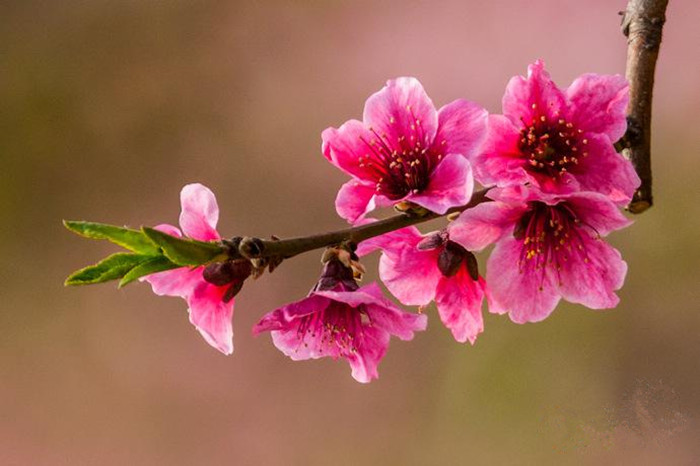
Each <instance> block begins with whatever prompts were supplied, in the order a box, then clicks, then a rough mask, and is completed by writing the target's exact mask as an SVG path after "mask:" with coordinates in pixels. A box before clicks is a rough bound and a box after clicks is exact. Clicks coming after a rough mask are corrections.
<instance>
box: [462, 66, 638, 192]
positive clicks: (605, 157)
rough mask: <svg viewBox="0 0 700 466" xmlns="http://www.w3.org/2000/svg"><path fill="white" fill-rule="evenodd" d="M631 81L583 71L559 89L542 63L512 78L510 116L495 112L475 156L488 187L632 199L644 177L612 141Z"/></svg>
mask: <svg viewBox="0 0 700 466" xmlns="http://www.w3.org/2000/svg"><path fill="white" fill-rule="evenodd" d="M628 101H629V92H628V85H627V81H626V80H625V79H624V78H623V77H622V76H618V75H614V76H606V75H597V74H584V75H582V76H580V77H578V78H577V79H576V80H574V82H573V83H572V84H571V85H570V86H569V87H568V89H566V90H560V89H559V88H558V87H557V86H556V84H554V82H553V81H552V80H551V79H550V77H549V74H548V73H547V72H546V71H545V69H544V63H543V62H542V61H540V60H538V61H536V62H535V63H533V64H532V65H530V66H529V67H528V75H527V78H523V77H522V76H516V77H514V78H512V79H511V80H510V82H509V83H508V86H507V88H506V93H505V95H504V96H503V115H491V116H489V123H488V126H489V131H488V136H487V137H486V141H485V142H484V146H483V149H482V151H480V153H478V154H477V155H476V156H475V157H474V159H472V161H473V163H474V170H475V176H476V178H477V180H479V181H480V182H481V183H482V184H485V185H490V184H496V185H499V186H507V185H516V184H523V183H526V182H530V183H532V184H533V185H535V186H537V187H539V188H540V189H541V190H542V191H544V192H549V193H568V192H575V191H595V192H599V193H602V194H605V195H607V196H609V197H610V198H611V199H612V200H613V201H614V202H616V203H618V204H624V203H627V202H628V201H629V200H630V199H631V198H632V195H633V194H634V191H635V189H636V188H637V187H638V186H639V184H640V180H639V177H638V176H637V173H636V172H635V171H634V168H633V167H632V164H631V163H630V162H629V160H627V159H625V158H624V157H623V156H622V155H620V154H618V153H617V152H616V151H615V148H614V146H613V143H614V142H616V141H617V140H618V139H620V138H621V137H622V135H623V134H624V132H625V129H626V127H627V122H626V119H625V109H626V107H627V102H628Z"/></svg>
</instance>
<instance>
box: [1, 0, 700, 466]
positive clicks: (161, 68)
mask: <svg viewBox="0 0 700 466" xmlns="http://www.w3.org/2000/svg"><path fill="white" fill-rule="evenodd" d="M625 4H626V2H625V1H623V0H620V1H609V0H605V1H604V0H596V1H586V2H581V1H573V0H565V1H562V0H546V1H540V2H506V1H491V2H480V1H451V0H450V1H432V2H419V1H399V0H393V1H375V2H369V1H340V0H336V1H332V0H328V1H320V0H306V1H288V2H284V1H274V0H269V1H267V0H266V1H257V2H215V1H185V0H173V1H168V2H160V1H152V0H147V1H137V0H122V1H106V0H96V1H90V2H85V1H78V0H64V1H61V2H45V1H38V0H27V1H14V2H12V1H9V2H2V3H1V4H0V18H2V19H0V70H1V72H0V98H1V99H2V100H1V101H2V105H1V108H0V131H1V136H0V161H1V162H2V169H1V170H0V215H2V228H1V229H0V253H1V254H2V261H1V262H0V299H1V301H0V303H1V305H2V307H1V311H2V312H0V329H2V335H3V336H2V337H1V338H0V368H1V370H2V377H1V378H0V464H2V465H28V464H30V465H82V464H101V465H105V466H106V465H123V464H134V465H141V464H144V465H153V464H169V465H174V464H177V465H179V464H182V465H190V464H206V465H217V464H272V465H276V464H283V465H287V464H304V465H316V464H319V465H320V464H323V465H326V464H333V465H345V464H348V465H349V464H379V465H384V464H465V463H467V462H469V463H473V464H562V463H564V464H613V463H615V464H620V463H624V464H697V462H698V461H699V460H700V448H698V445H699V444H700V442H696V441H697V438H698V432H699V431H698V425H697V419H698V416H700V312H699V311H700V304H699V303H700V286H698V285H699V284H700V280H699V273H698V267H699V265H698V264H699V263H700V242H699V241H698V231H700V202H698V194H700V188H699V186H700V177H699V176H698V172H700V132H699V131H698V125H699V121H698V114H699V113H700V61H699V60H697V56H698V55H697V51H698V47H700V29H699V28H698V27H697V21H698V18H699V17H700V2H697V1H696V0H671V6H670V9H669V13H668V22H667V26H666V31H665V37H664V42H663V46H662V52H661V58H660V61H659V64H658V69H657V86H656V100H655V106H654V134H653V150H654V175H655V195H656V206H655V207H654V208H653V209H652V210H650V211H649V212H647V213H645V214H643V215H641V216H639V217H637V218H636V224H635V225H634V226H633V227H632V228H630V229H628V230H625V231H623V232H619V233H616V234H614V235H613V236H612V238H611V240H612V242H613V243H614V244H615V245H616V246H617V247H619V248H620V250H621V251H622V253H623V256H624V257H625V259H626V260H627V261H628V263H629V266H630V272H629V274H628V277H627V282H626V286H625V288H624V289H623V290H622V291H621V292H620V296H621V299H622V302H621V304H620V306H619V307H618V308H617V309H616V310H613V311H605V312H595V311H590V310H586V309H584V308H582V307H579V306H573V305H561V306H560V307H559V309H558V310H557V311H556V312H555V313H554V315H553V316H552V317H551V318H549V319H548V320H546V321H545V322H543V323H540V324H537V325H524V326H521V325H516V324H513V323H511V322H510V321H509V320H508V319H507V318H503V317H499V316H490V315H489V316H487V317H486V333H485V334H483V335H482V336H481V337H480V338H479V340H478V342H477V344H476V346H474V347H469V346H468V345H467V346H464V345H460V344H457V343H455V342H454V341H453V340H452V339H451V338H450V335H449V333H448V332H447V331H446V330H445V329H444V328H443V327H442V326H441V325H440V324H439V322H438V320H437V319H436V316H435V315H434V314H435V310H434V309H433V308H430V309H429V310H428V312H429V314H430V317H431V324H430V329H429V331H428V332H425V333H424V334H421V335H419V336H418V337H417V338H416V340H415V341H413V342H411V343H404V342H398V341H396V342H394V343H393V344H392V347H391V349H390V351H389V352H388V355H387V357H386V358H385V360H384V361H383V363H382V364H381V366H380V375H381V377H380V379H379V380H378V381H375V382H373V383H372V384H370V385H368V386H363V385H360V384H358V383H355V382H354V381H353V380H352V378H351V377H350V374H349V368H348V367H347V365H346V364H344V363H341V362H336V363H334V362H332V361H325V360H324V361H314V362H304V363H293V362H291V361H290V360H289V359H287V358H285V357H284V356H283V355H282V354H281V353H280V352H278V351H277V350H276V349H275V348H274V347H273V346H272V344H271V342H270V340H269V337H267V336H263V337H260V338H253V337H252V336H251V334H250V328H251V327H252V325H253V324H254V323H255V322H256V321H257V319H258V318H259V317H260V316H261V315H262V314H263V313H264V312H266V311H268V310H271V309H273V308H275V307H277V306H279V305H281V304H282V303H285V302H287V301H291V300H294V299H298V298H299V297H301V296H303V295H304V294H305V293H306V292H307V290H308V289H309V288H310V286H311V285H312V284H313V282H314V280H315V279H316V277H317V274H318V270H319V262H318V255H317V254H313V253H312V254H308V255H306V256H303V257H300V258H298V259H296V260H294V261H290V262H288V263H286V264H284V265H283V266H282V267H281V268H280V269H279V271H277V272H275V274H274V275H273V276H266V277H264V278H262V279H260V280H259V281H257V282H255V283H252V284H248V285H247V286H246V287H245V289H244V291H243V292H242V293H241V294H240V295H239V297H238V298H237V305H236V319H235V332H236V352H235V354H234V356H232V357H229V358H227V357H224V356H222V355H220V354H218V353H217V352H216V351H214V350H212V349H211V348H209V347H208V346H207V345H206V344H205V343H204V342H203V340H202V339H201V338H200V337H199V336H198V335H197V334H196V332H195V330H194V329H193V328H192V327H191V326H190V325H189V323H188V322H187V316H186V312H185V305H184V302H183V301H181V300H179V299H175V298H157V297H156V296H154V295H152V294H151V292H150V290H149V288H148V287H146V286H143V285H132V286H129V287H127V288H126V289H124V290H121V291H117V290H116V289H115V287H113V286H111V285H109V284H108V285H101V286H94V287H83V288H71V289H66V288H64V287H63V285H62V283H63V279H64V278H65V277H66V276H67V275H68V274H69V273H70V272H71V271H73V270H75V269H77V268H80V267H82V266H84V265H87V264H89V263H92V262H95V261H96V260H98V259H99V258H100V257H103V256H105V255H107V254H109V253H111V252H113V251H115V248H114V247H112V246H110V245H109V244H106V243H105V244H103V243H100V242H88V241H86V240H82V239H80V238H78V237H75V236H73V235H71V234H70V233H68V232H67V231H66V230H64V229H63V227H62V226H61V219H63V218H68V219H89V220H95V221H103V222H108V223H116V224H124V223H126V224H129V225H132V226H139V225H141V224H145V225H153V224H157V223H161V222H170V223H174V222H176V220H177V215H178V212H179V205H178V193H179V190H180V188H181V187H182V186H183V185H184V184H186V183H189V182H194V181H199V182H202V183H205V184H206V185H208V186H210V187H211V188H212V189H213V190H214V191H215V192H216V193H217V196H218V198H219V205H220V207H221V211H222V220H221V222H220V231H221V232H223V233H224V234H225V235H227V236H233V235H236V234H247V235H261V236H263V235H265V236H267V235H269V234H277V235H279V236H291V235H301V234H306V233H312V232H316V231H321V230H327V229H333V228H338V227H341V226H342V225H343V223H342V221H341V220H340V219H339V218H337V217H336V216H335V212H334V208H333V199H334V197H335V193H336V191H337V189H338V187H339V186H340V184H341V183H342V182H343V181H344V180H345V177H344V176H343V175H342V174H341V173H340V172H338V171H337V170H336V169H334V168H333V167H332V166H330V165H329V164H327V163H326V162H325V161H324V160H323V158H322V156H321V154H320V132H321V131H322V130H323V129H324V128H325V127H327V126H330V125H336V126H337V125H338V124H340V123H342V122H343V121H345V120H346V119H348V118H351V117H359V116H360V115H361V110H362V105H363V102H364V100H365V99H366V97H367V96H369V94H370V93H372V92H374V91H376V90H378V89H379V88H380V87H381V86H382V84H383V83H384V81H385V80H386V79H388V78H391V77H395V76H399V75H413V76H417V77H418V78H419V79H420V80H421V81H422V82H423V84H424V86H425V87H426V89H427V90H428V92H429V93H430V95H431V96H432V98H433V99H434V101H435V102H436V104H438V105H442V104H445V103H447V102H449V101H451V100H453V99H455V98H459V97H467V98H470V99H473V100H477V101H479V102H480V103H482V104H483V105H484V106H486V107H487V108H488V109H489V110H490V111H492V112H498V111H499V110H500V99H501V96H502V93H503V89H504V86H505V84H506V82H507V80H508V78H509V77H510V76H512V75H514V74H522V73H524V72H525V70H526V66H527V64H528V63H530V62H531V61H533V60H534V59H535V58H538V57H541V58H543V59H544V60H545V61H546V62H547V66H548V68H549V69H550V71H551V74H552V76H553V77H554V79H555V80H557V81H558V82H559V83H560V84H561V85H562V86H565V85H567V84H568V83H569V82H570V81H571V80H572V79H573V78H574V77H575V76H577V75H578V74H581V73H583V72H597V73H623V72H624V61H625V53H626V47H625V39H624V37H623V36H622V35H621V33H620V30H619V22H620V19H619V17H618V16H617V12H618V11H619V10H623V9H624V7H625ZM367 265H368V268H369V269H373V268H374V266H375V265H376V258H375V259H372V260H370V261H369V262H368V264H367ZM374 278H376V274H375V273H370V276H369V277H368V281H369V280H372V279H374Z"/></svg>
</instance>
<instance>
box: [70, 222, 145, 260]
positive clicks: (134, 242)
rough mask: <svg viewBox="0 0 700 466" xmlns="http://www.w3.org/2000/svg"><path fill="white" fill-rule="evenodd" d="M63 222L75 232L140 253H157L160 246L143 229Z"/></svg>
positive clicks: (93, 223)
mask: <svg viewBox="0 0 700 466" xmlns="http://www.w3.org/2000/svg"><path fill="white" fill-rule="evenodd" d="M63 224H64V225H65V226H66V228H68V229H69V230H70V231H72V232H73V233H77V234H79V235H80V236H84V237H86V238H92V239H106V240H109V241H111V242H112V243H115V244H118V245H119V246H121V247H123V248H126V249H128V250H130V251H134V252H137V253H140V254H150V255H156V254H158V253H159V251H158V247H157V246H156V245H154V244H153V243H152V242H151V241H150V240H149V239H148V237H147V236H146V235H144V234H143V232H142V231H139V230H132V229H130V228H126V227H118V226H115V225H107V224H104V223H95V222H75V221H71V220H64V221H63Z"/></svg>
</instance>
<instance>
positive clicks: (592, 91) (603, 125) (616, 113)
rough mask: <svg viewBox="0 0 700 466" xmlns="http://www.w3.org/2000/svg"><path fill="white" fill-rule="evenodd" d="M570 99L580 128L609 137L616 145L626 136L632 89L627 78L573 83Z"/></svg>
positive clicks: (580, 79)
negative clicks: (616, 142) (627, 113)
mask: <svg viewBox="0 0 700 466" xmlns="http://www.w3.org/2000/svg"><path fill="white" fill-rule="evenodd" d="M566 95H567V97H568V99H569V102H570V103H571V107H570V115H571V117H570V118H571V119H572V120H573V122H574V124H575V125H576V126H577V127H579V128H581V129H583V130H584V131H587V132H588V131H590V132H593V133H603V134H606V135H607V136H608V137H609V138H610V140H611V141H612V142H615V141H617V140H618V139H620V138H621V137H622V135H623V134H625V131H626V129H627V119H626V117H625V113H626V110H627V104H628V102H629V86H628V84H627V80H626V79H625V78H624V77H622V76H619V75H614V76H606V75H598V74H584V75H582V76H579V77H578V78H576V80H574V82H573V83H571V86H569V88H568V89H567V90H566Z"/></svg>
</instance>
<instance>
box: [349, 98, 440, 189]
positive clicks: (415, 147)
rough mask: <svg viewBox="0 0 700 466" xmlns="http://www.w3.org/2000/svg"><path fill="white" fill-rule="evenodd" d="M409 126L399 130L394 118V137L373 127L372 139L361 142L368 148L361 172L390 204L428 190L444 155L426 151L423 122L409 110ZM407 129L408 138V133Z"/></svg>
mask: <svg viewBox="0 0 700 466" xmlns="http://www.w3.org/2000/svg"><path fill="white" fill-rule="evenodd" d="M406 110H407V111H408V112H409V113H410V118H409V126H408V127H407V128H399V127H397V125H398V124H397V122H396V119H395V118H394V117H390V119H389V123H390V124H391V125H392V127H395V128H396V131H390V132H391V133H392V134H391V135H388V134H387V133H381V134H380V133H379V132H377V130H375V129H374V128H372V127H370V128H369V130H370V132H372V134H373V137H372V138H371V139H369V140H366V139H365V138H364V137H363V136H360V140H361V141H362V142H363V143H364V145H365V146H366V148H367V152H366V153H365V155H364V156H361V157H360V158H359V160H358V163H359V166H360V168H362V169H364V170H366V171H369V172H370V173H371V176H372V177H373V179H374V181H375V182H376V190H377V194H382V195H384V196H386V197H388V198H389V199H391V200H396V199H402V198H404V197H406V196H407V195H408V194H411V193H414V194H415V193H418V192H420V191H422V190H423V189H425V187H426V186H427V185H428V182H429V181H430V175H431V173H432V172H433V170H434V169H435V167H436V166H437V164H438V163H439V162H440V160H441V159H442V157H443V155H442V154H439V153H437V152H435V150H434V149H433V148H431V147H426V144H427V142H426V137H425V133H424V131H423V128H422V126H421V121H420V119H418V118H416V116H415V114H414V113H413V110H412V108H411V107H410V106H408V107H406ZM406 129H408V134H406V133H405V130H406Z"/></svg>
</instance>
